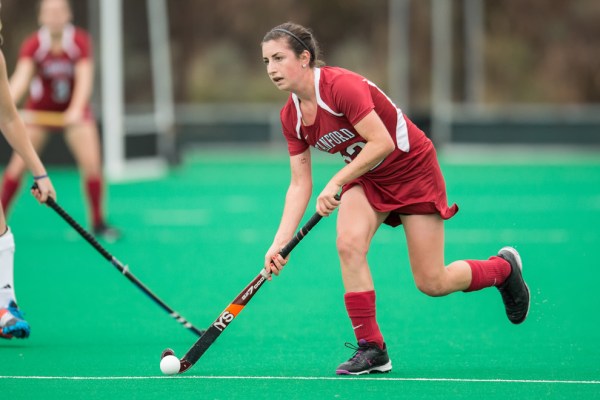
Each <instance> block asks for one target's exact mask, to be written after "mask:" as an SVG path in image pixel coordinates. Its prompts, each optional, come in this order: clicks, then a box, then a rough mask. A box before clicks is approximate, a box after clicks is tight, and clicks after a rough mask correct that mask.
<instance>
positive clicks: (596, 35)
mask: <svg viewBox="0 0 600 400" xmlns="http://www.w3.org/2000/svg"><path fill="white" fill-rule="evenodd" d="M100 1H101V0H100ZM451 1H452V4H453V8H454V11H453V20H454V24H453V26H454V30H455V43H454V69H453V76H454V82H453V83H454V91H455V93H454V97H455V98H456V99H457V100H460V99H461V98H462V97H463V93H462V81H463V78H464V65H463V59H462V58H461V54H462V27H461V23H462V12H461V7H462V6H463V2H462V1H460V0H451ZM123 3H124V20H125V21H124V25H125V30H124V42H125V43H124V45H125V54H126V57H125V59H126V62H125V63H126V65H125V73H126V84H127V86H126V97H127V101H128V102H129V103H145V102H148V101H149V100H150V99H151V96H152V90H151V85H150V84H149V83H150V82H151V81H150V70H149V65H148V64H149V56H148V35H147V23H148V21H147V18H146V0H124V1H123ZM484 4H485V39H484V56H485V61H484V63H485V92H484V99H485V102H486V103H489V104H504V103H516V102H531V103H553V104H555V103H564V104H586V103H600V23H599V22H598V21H600V1H598V0H551V1H545V0H500V1H494V0H485V1H484ZM72 5H73V8H74V13H75V23H76V24H77V25H80V26H82V27H86V28H88V27H90V26H92V25H93V23H92V21H91V18H95V17H94V16H92V15H91V14H92V12H91V9H89V5H90V2H89V1H88V0H72ZM168 7H169V13H170V15H169V20H170V37H171V46H172V48H171V51H172V66H173V72H174V86H175V87H174V92H175V99H176V101H177V102H178V103H197V102H272V101H281V100H283V99H284V98H285V97H286V94H284V93H280V92H278V91H277V90H276V89H275V88H274V87H273V86H272V84H271V83H270V82H269V81H268V79H267V77H266V74H265V70H264V66H263V64H262V61H261V50H260V41H261V39H262V37H263V35H264V34H265V33H266V32H267V31H268V30H269V29H271V28H272V27H273V26H275V25H278V24H280V23H282V22H285V21H290V20H291V21H294V22H298V23H301V24H304V25H306V26H309V27H311V28H312V29H313V31H314V33H315V35H316V37H317V39H318V40H319V41H320V44H321V47H322V50H323V55H324V60H325V61H326V62H327V63H328V64H329V65H340V66H343V67H346V68H349V69H353V70H356V71H357V72H360V73H362V74H364V75H366V76H368V77H369V79H371V80H372V81H374V82H376V83H377V84H379V85H380V86H381V87H382V88H386V85H387V79H388V78H387V65H388V50H387V49H388V2H387V0H371V1H365V0H328V1H323V0H219V1H214V0H169V2H168ZM35 8H36V1H34V0H4V1H2V10H1V14H0V15H1V16H2V21H3V25H4V27H3V35H4V45H3V51H4V54H5V56H6V59H7V63H8V68H9V73H10V72H11V71H12V70H13V69H14V65H15V63H16V57H17V54H18V49H19V46H20V42H21V41H22V40H23V38H24V37H25V36H26V35H27V34H28V33H30V32H31V31H33V30H35V29H36V28H37V23H36V21H37V16H36V11H35ZM430 16H431V2H430V1H426V0H412V1H411V3H410V20H411V25H410V35H411V36H410V48H411V65H410V96H411V103H412V106H413V107H415V108H420V109H423V110H426V109H427V108H428V107H429V100H430V99H429V95H430V68H431V54H430V41H431V35H430V31H431V25H430V24H431V20H430ZM94 40H95V44H96V57H97V58H98V57H99V56H100V54H99V38H98V37H95V38H94ZM97 65H98V67H99V63H97ZM97 90H99V89H97Z"/></svg>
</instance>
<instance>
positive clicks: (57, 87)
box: [2, 0, 118, 240]
mask: <svg viewBox="0 0 600 400" xmlns="http://www.w3.org/2000/svg"><path fill="white" fill-rule="evenodd" d="M71 20H72V13H71V7H70V4H69V2H68V1H67V0H42V1H41V2H40V4H39V24H40V26H41V27H40V29H39V30H38V31H37V32H35V33H33V34H32V35H31V36H29V37H28V38H27V39H26V40H25V42H24V43H23V45H22V47H21V52H20V55H19V61H18V63H17V67H16V69H15V72H14V74H13V75H12V77H11V80H10V84H11V89H12V94H13V99H14V100H15V101H16V102H19V100H20V99H21V98H22V97H23V95H24V94H25V92H26V91H27V89H28V88H29V97H28V98H27V101H26V103H25V109H26V110H28V111H31V113H30V115H32V120H31V121H27V120H26V122H28V126H27V128H28V132H29V135H30V138H31V141H32V142H33V145H34V147H35V148H36V150H38V152H40V151H41V150H42V149H43V147H44V145H45V143H46V141H47V139H48V135H49V134H50V133H51V132H53V131H56V129H57V127H56V126H54V127H51V126H47V125H44V124H46V123H47V122H43V121H42V120H41V119H40V120H37V121H36V117H35V115H36V112H38V113H39V112H56V113H62V120H63V125H64V126H61V127H58V129H60V131H63V130H64V132H65V136H64V137H65V141H66V143H67V145H68V147H69V149H70V150H71V152H72V154H73V156H74V158H75V161H76V162H77V165H78V167H79V169H80V173H81V176H82V180H83V187H84V188H85V191H86V194H87V199H88V202H89V207H88V208H89V211H90V214H91V218H90V219H91V225H92V228H93V231H94V233H95V234H96V235H97V236H100V237H103V238H105V239H107V240H114V239H116V238H117V237H118V231H117V230H115V229H114V228H110V227H109V226H107V224H106V221H105V218H104V215H103V202H102V200H103V193H102V192H103V179H102V165H101V155H100V140H99V134H98V129H97V126H96V121H95V120H94V116H93V114H92V111H91V109H90V105H89V100H90V96H91V94H92V87H93V75H94V62H93V59H92V48H91V39H90V37H89V35H88V34H87V33H86V32H85V31H84V30H82V29H80V28H78V27H75V26H73V25H72V24H71ZM38 115H42V114H38ZM24 172H25V164H24V163H23V160H22V159H21V157H20V156H19V155H17V154H13V156H12V158H11V159H10V162H9V164H8V166H7V168H6V171H5V173H4V177H3V182H2V205H3V207H4V209H5V210H7V209H8V207H9V206H10V203H11V201H12V200H13V198H14V196H15V194H16V192H17V190H18V188H19V185H20V181H21V178H22V176H23V173H24Z"/></svg>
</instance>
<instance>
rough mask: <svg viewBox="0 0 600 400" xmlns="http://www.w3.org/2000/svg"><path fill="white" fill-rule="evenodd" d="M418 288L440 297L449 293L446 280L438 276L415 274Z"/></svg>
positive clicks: (427, 293)
mask: <svg viewBox="0 0 600 400" xmlns="http://www.w3.org/2000/svg"><path fill="white" fill-rule="evenodd" d="M415 284H416V285H417V289H419V290H420V291H421V292H423V293H424V294H426V295H427V296H431V297H440V296H445V295H447V294H448V291H447V290H446V286H445V285H444V281H443V280H442V279H440V278H438V277H431V276H415Z"/></svg>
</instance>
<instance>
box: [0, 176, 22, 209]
mask: <svg viewBox="0 0 600 400" xmlns="http://www.w3.org/2000/svg"><path fill="white" fill-rule="evenodd" d="M20 186H21V180H20V179H14V178H11V177H10V176H8V175H6V174H4V179H3V180H2V196H1V201H2V208H3V209H4V213H5V214H6V213H7V212H8V208H9V207H10V205H11V203H12V201H13V200H14V198H15V194H17V191H18V190H19V187H20Z"/></svg>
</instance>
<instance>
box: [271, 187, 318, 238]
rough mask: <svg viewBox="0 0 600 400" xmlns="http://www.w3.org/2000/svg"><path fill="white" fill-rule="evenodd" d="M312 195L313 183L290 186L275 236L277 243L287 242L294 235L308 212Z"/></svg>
mask: <svg viewBox="0 0 600 400" xmlns="http://www.w3.org/2000/svg"><path fill="white" fill-rule="evenodd" d="M311 194H312V181H306V182H302V183H297V184H290V187H289V188H288V191H287V194H286V197H285V205H284V207H283V214H282V216H281V223H280V224H279V229H278V230H277V233H276V234H275V241H279V242H287V241H288V240H289V239H290V238H291V237H292V236H293V235H294V233H295V231H296V228H297V227H298V225H299V224H300V221H301V220H302V217H303V215H304V212H305V211H306V207H307V206H308V202H309V201H310V196H311Z"/></svg>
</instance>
